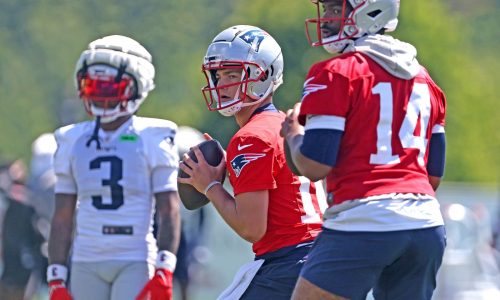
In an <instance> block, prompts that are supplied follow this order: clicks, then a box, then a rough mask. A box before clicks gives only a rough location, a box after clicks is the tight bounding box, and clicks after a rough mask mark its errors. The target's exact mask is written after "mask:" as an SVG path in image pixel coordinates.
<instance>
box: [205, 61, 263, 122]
mask: <svg viewBox="0 0 500 300" xmlns="http://www.w3.org/2000/svg"><path fill="white" fill-rule="evenodd" d="M202 70H203V73H204V74H205V78H206V80H207V85H206V86H205V87H204V88H202V92H203V96H204V98H205V102H206V104H207V107H208V109H209V110H210V111H214V110H216V111H219V112H220V113H221V114H222V115H224V116H232V115H234V114H236V113H237V112H239V111H240V110H241V108H242V107H245V106H250V105H255V104H256V103H258V102H260V100H263V99H256V98H255V97H252V96H251V93H250V90H251V89H252V85H253V84H254V83H258V82H261V81H262V80H263V78H264V77H265V76H266V75H265V74H266V73H265V72H264V71H263V70H262V69H261V68H260V66H258V65H257V64H255V63H249V62H241V61H224V62H221V61H219V62H209V63H206V64H203V66H202ZM218 71H222V72H224V71H228V72H231V71H236V73H238V74H240V75H239V76H240V78H239V80H237V81H234V82H231V83H228V84H224V85H220V84H219V78H218V77H217V72H218ZM235 87H236V89H234V88H235ZM228 90H229V91H228ZM230 90H235V92H234V93H231V92H230ZM227 92H229V94H230V96H229V97H228V94H227ZM231 94H233V95H231ZM265 96H266V97H267V95H265ZM247 98H248V99H251V100H252V102H245V100H246V99H247ZM257 101H258V102H257Z"/></svg>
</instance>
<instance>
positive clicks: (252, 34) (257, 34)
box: [238, 29, 266, 52]
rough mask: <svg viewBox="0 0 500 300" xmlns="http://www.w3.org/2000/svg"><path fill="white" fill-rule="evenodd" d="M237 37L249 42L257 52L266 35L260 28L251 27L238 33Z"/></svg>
mask: <svg viewBox="0 0 500 300" xmlns="http://www.w3.org/2000/svg"><path fill="white" fill-rule="evenodd" d="M238 37H239V38H240V39H241V40H243V41H244V42H245V43H247V44H249V45H250V46H251V47H252V48H253V49H254V50H255V52H259V48H260V44H261V43H262V41H263V40H264V38H265V37H266V33H265V32H264V31H262V30H258V29H252V30H249V31H246V32H244V33H242V34H240V35H239V36H238Z"/></svg>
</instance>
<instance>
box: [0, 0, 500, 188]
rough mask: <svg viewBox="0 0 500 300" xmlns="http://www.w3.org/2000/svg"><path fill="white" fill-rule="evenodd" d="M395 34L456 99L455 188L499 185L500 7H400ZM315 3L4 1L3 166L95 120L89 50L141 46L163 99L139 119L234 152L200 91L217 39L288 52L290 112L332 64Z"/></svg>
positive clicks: (425, 2)
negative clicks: (314, 35)
mask: <svg viewBox="0 0 500 300" xmlns="http://www.w3.org/2000/svg"><path fill="white" fill-rule="evenodd" d="M401 2H402V3H401V12H400V24H399V27H398V29H397V30H396V32H394V36H396V37H397V38H399V39H401V40H404V41H408V42H410V43H412V44H413V45H414V46H416V47H417V49H418V59H419V61H420V62H421V64H423V65H424V66H426V67H427V69H428V70H429V72H430V73H431V76H433V78H434V80H435V81H436V82H437V83H438V84H439V85H440V86H441V87H442V88H443V90H444V91H445V93H446V95H447V98H448V115H447V141H448V147H447V166H446V174H445V180H448V181H470V182H487V183H498V182H499V172H500V155H499V153H500V131H499V130H497V129H496V126H495V125H496V124H495V123H496V121H497V120H498V119H500V114H499V110H498V108H499V105H498V104H497V101H498V100H497V99H496V97H497V96H498V94H499V92H500V90H499V84H498V83H497V82H496V80H498V78H500V71H499V64H500V62H499V60H498V49H499V48H500V47H499V45H498V44H499V41H500V36H499V35H500V33H499V32H500V31H499V29H498V28H500V20H499V18H498V12H499V7H500V0H476V1H468V0H447V1H431V0H419V1H416V0H414V1H408V0H404V1H401ZM313 14H314V9H313V6H312V5H311V4H310V3H309V1H307V0H300V1H299V0H295V1H285V0H281V1H280V0H277V1H269V0H252V1H245V0H233V1H227V0H183V1H168V0H144V1H131V0H82V1H69V0H15V1H14V0H0V44H1V45H2V46H1V47H0V91H1V92H2V95H1V97H0V128H1V129H2V133H1V138H0V156H2V157H4V159H13V158H17V157H21V158H23V159H24V160H25V161H26V162H28V161H29V157H30V152H31V149H30V145H31V142H32V141H33V140H34V139H35V138H36V137H37V136H38V135H40V134H41V133H43V132H48V131H53V130H54V129H55V128H57V127H58V126H61V125H65V124H68V123H72V122H76V121H81V120H84V119H85V118H86V116H85V114H84V112H83V107H82V105H81V103H80V101H79V100H78V99H77V97H76V92H75V88H74V82H73V72H74V69H73V68H74V64H75V62H76V60H77V58H78V56H79V55H80V52H81V51H82V50H84V49H85V48H86V47H87V45H88V43H89V42H90V41H92V40H94V39H96V38H99V37H102V36H105V35H109V34H122V35H126V36H130V37H132V38H134V39H136V40H138V41H139V42H140V43H142V44H143V45H145V46H146V48H148V49H149V50H150V52H151V53H152V54H153V59H154V64H155V66H156V70H157V77H156V85H157V87H156V89H155V90H154V91H153V92H152V93H151V94H150V96H149V98H148V100H147V101H146V102H145V103H144V105H143V106H142V107H141V110H140V112H139V114H140V115H143V116H151V117H160V118H166V119H170V120H172V121H174V122H176V123H178V124H179V125H190V126H194V127H196V128H199V129H200V130H202V131H205V132H208V133H210V134H211V135H212V136H213V137H214V138H217V139H219V140H220V141H221V142H222V143H223V144H227V142H228V141H229V138H230V137H231V134H232V133H233V132H234V131H235V130H236V129H237V128H236V124H235V123H234V120H233V119H232V118H223V117H222V116H220V115H219V114H217V113H210V112H209V111H208V110H207V109H206V108H205V104H204V100H203V96H202V94H201V92H200V88H201V86H202V85H204V83H205V82H204V81H205V79H204V76H203V75H202V73H201V69H200V67H201V62H202V58H203V55H204V52H205V50H206V47H207V46H208V44H209V42H210V41H211V39H212V38H213V37H214V36H215V35H216V34H217V33H218V32H220V31H221V30H223V29H225V28H226V27H228V26H230V25H234V24H251V25H256V26H259V27H262V28H263V29H265V30H267V31H268V32H269V33H270V34H271V35H273V36H274V37H275V38H276V40H277V41H278V43H280V45H281V46H282V49H283V52H284V58H285V84H284V85H283V86H282V87H281V88H280V89H279V90H278V92H277V94H276V96H275V103H276V105H277V106H278V107H279V108H280V109H282V110H286V109H288V108H290V107H291V106H292V105H293V104H294V103H295V102H297V101H298V100H300V95H301V89H302V84H303V80H304V77H305V75H306V73H307V71H308V68H309V67H310V65H311V64H312V63H313V62H315V61H318V60H322V59H326V58H328V57H329V55H328V54H327V53H326V52H325V51H323V50H322V49H314V48H311V47H310V46H309V45H308V43H307V39H306V37H305V34H304V31H305V29H304V19H305V18H306V17H312V16H313Z"/></svg>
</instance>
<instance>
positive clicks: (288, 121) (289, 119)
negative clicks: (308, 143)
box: [280, 102, 304, 140]
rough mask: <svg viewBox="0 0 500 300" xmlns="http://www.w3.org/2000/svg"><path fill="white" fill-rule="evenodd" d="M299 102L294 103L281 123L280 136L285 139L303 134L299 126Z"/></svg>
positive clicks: (301, 127)
mask: <svg viewBox="0 0 500 300" xmlns="http://www.w3.org/2000/svg"><path fill="white" fill-rule="evenodd" d="M299 113H300V102H298V103H295V105H294V106H293V108H292V109H289V110H288V111H287V112H286V118H285V120H284V121H283V123H281V130H280V135H281V136H282V137H284V138H285V139H287V140H288V139H289V138H293V137H295V136H296V135H299V134H300V135H303V134H304V127H303V126H302V125H300V124H299V119H298V118H299Z"/></svg>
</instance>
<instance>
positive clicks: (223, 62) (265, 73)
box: [202, 25, 283, 116]
mask: <svg viewBox="0 0 500 300" xmlns="http://www.w3.org/2000/svg"><path fill="white" fill-rule="evenodd" d="M228 68H231V69H241V70H242V73H241V80H240V81H239V82H238V83H236V84H231V85H224V86H218V85H217V78H216V76H215V73H216V72H217V70H219V69H228ZM202 70H203V72H204V74H205V76H206V79H207V86H205V87H204V88H202V92H203V96H204V97H205V101H206V103H207V106H208V109H209V110H211V111H213V110H217V111H219V112H220V113H221V114H222V115H224V116H232V115H234V114H236V113H237V112H238V111H240V110H241V108H242V107H245V106H251V105H256V104H258V103H260V102H261V101H263V100H264V99H266V98H267V97H268V96H269V95H270V94H271V93H272V92H274V91H275V90H276V89H277V88H278V87H279V86H280V85H281V84H282V83H283V55H282V53H281V47H280V46H279V45H278V43H277V42H276V41H275V40H274V38H273V37H272V36H270V35H269V34H268V33H267V32H265V31H264V30H262V29H260V28H258V27H255V26H248V25H236V26H232V27H230V28H228V29H226V30H224V31H222V32H221V33H219V34H218V35H217V36H216V37H215V38H214V39H213V40H212V43H211V44H210V45H209V46H208V49H207V53H206V55H205V59H204V62H203V66H202ZM234 85H239V90H238V92H237V93H236V95H235V96H234V99H232V100H231V101H226V102H223V101H222V100H221V97H220V93H219V90H220V89H223V88H227V87H229V86H234ZM247 97H248V98H250V99H251V100H253V101H252V102H245V103H243V101H244V100H245V99H246V98H247Z"/></svg>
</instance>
